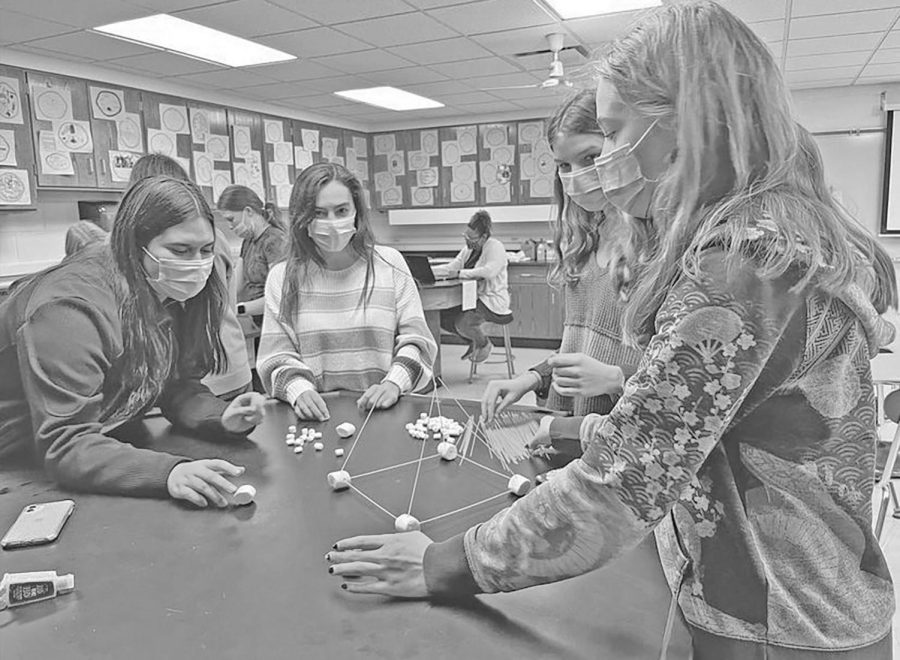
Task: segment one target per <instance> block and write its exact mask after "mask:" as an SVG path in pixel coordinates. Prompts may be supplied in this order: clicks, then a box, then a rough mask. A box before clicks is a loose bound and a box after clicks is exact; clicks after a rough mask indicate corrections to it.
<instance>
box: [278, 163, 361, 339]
mask: <svg viewBox="0 0 900 660" xmlns="http://www.w3.org/2000/svg"><path fill="white" fill-rule="evenodd" d="M332 181H337V182H339V183H342V184H343V185H345V186H346V187H347V189H348V190H349V191H350V197H351V198H352V200H353V206H355V207H356V233H355V234H354V235H353V238H352V239H350V245H351V246H352V247H353V250H354V251H355V252H356V253H357V254H358V255H359V256H361V257H362V258H363V259H365V260H366V279H365V283H364V285H363V291H362V297H361V298H360V305H365V303H366V302H367V301H368V299H369V297H370V296H371V293H372V288H373V287H374V285H375V281H374V277H375V265H374V259H375V236H374V234H373V233H372V228H371V227H370V226H369V215H368V210H367V209H366V201H365V198H364V197H363V192H362V184H360V182H359V179H357V178H356V175H355V174H353V173H352V172H350V170H348V169H347V168H346V167H344V166H343V165H338V164H336V163H316V164H315V165H311V166H309V167H307V168H306V169H305V170H303V171H302V172H301V173H300V175H299V176H298V177H297V179H296V181H294V189H293V190H292V191H291V199H290V202H289V204H288V216H289V218H290V237H291V246H290V250H289V253H288V257H287V263H286V264H285V270H284V286H283V289H282V296H281V309H280V310H279V316H280V318H281V320H282V322H284V323H291V322H292V319H293V318H294V315H295V314H296V313H297V308H298V306H299V304H300V295H299V292H300V280H301V279H305V278H306V276H307V273H308V269H309V264H310V262H315V263H316V264H318V265H319V266H320V267H323V268H324V267H325V261H324V259H322V255H321V254H319V250H318V248H317V247H316V244H315V242H314V241H313V240H312V238H310V236H309V225H310V223H311V222H312V221H313V220H315V218H316V200H317V199H318V197H319V191H321V190H322V188H324V187H325V186H326V185H328V184H329V183H331V182H332Z"/></svg>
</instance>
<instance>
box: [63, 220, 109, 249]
mask: <svg viewBox="0 0 900 660" xmlns="http://www.w3.org/2000/svg"><path fill="white" fill-rule="evenodd" d="M108 242H109V232H107V231H106V230H105V229H103V228H102V227H100V225H98V224H96V223H94V222H91V221H90V220H79V221H78V222H76V223H75V224H74V225H72V226H71V227H69V228H68V229H67V230H66V256H67V257H70V256H72V255H73V254H75V253H76V252H78V251H79V250H81V249H82V248H84V247H87V246H88V245H93V244H94V243H108Z"/></svg>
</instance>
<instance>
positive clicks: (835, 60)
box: [784, 50, 869, 71]
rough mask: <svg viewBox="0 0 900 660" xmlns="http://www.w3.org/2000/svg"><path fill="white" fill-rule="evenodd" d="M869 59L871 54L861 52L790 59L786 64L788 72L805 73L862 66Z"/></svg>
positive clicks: (803, 56)
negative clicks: (807, 71) (813, 70)
mask: <svg viewBox="0 0 900 660" xmlns="http://www.w3.org/2000/svg"><path fill="white" fill-rule="evenodd" d="M867 59H869V52H868V51H865V50H860V51H856V52H852V53H829V54H821V55H802V56H800V57H788V58H787V61H786V62H785V66H784V68H785V70H786V71H804V70H808V69H828V68H834V67H839V66H862V65H863V64H865V63H866V60H867Z"/></svg>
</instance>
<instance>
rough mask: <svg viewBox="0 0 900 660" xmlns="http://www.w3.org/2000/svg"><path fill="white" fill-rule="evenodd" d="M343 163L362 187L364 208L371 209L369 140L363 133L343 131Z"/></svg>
mask: <svg viewBox="0 0 900 660" xmlns="http://www.w3.org/2000/svg"><path fill="white" fill-rule="evenodd" d="M343 138H344V163H345V165H346V166H347V169H348V170H350V171H351V172H353V173H354V174H355V175H356V178H357V179H359V180H360V182H361V183H362V186H363V194H364V195H365V198H366V206H368V207H369V208H372V192H371V190H372V185H371V184H372V182H371V180H370V178H371V177H370V175H369V139H368V137H367V136H366V134H365V133H357V132H356V131H350V130H346V129H345V130H344V131H343Z"/></svg>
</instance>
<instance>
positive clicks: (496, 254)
mask: <svg viewBox="0 0 900 660" xmlns="http://www.w3.org/2000/svg"><path fill="white" fill-rule="evenodd" d="M463 236H464V237H465V239H466V247H464V248H463V249H462V250H460V251H459V254H457V255H456V257H454V258H453V260H452V261H451V262H450V263H448V264H443V265H439V266H434V267H433V268H432V270H433V271H434V274H435V277H459V279H461V280H478V300H477V302H476V306H475V309H466V310H464V309H463V308H462V306H459V307H451V308H450V309H445V310H442V311H441V327H442V328H443V329H444V330H446V331H447V332H449V333H451V334H455V335H458V336H460V337H462V338H463V339H465V340H466V341H468V342H469V348H468V349H467V350H466V351H465V353H463V356H462V359H463V360H466V359H469V360H472V361H473V362H484V361H485V360H487V359H488V357H489V356H490V354H491V350H493V348H494V347H493V344H492V343H491V340H490V339H488V337H487V335H485V334H484V330H482V326H483V325H484V324H485V323H486V322H487V321H491V322H495V323H504V322H507V321H509V318H510V315H511V314H512V312H511V311H510V309H509V284H508V281H507V263H508V262H507V259H506V248H504V247H503V243H501V242H500V241H498V240H497V239H496V238H491V216H490V214H489V213H488V212H487V211H484V210H481V211H476V212H475V214H474V215H473V216H472V218H471V219H470V220H469V224H468V226H467V227H466V231H465V233H464V234H463Z"/></svg>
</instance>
